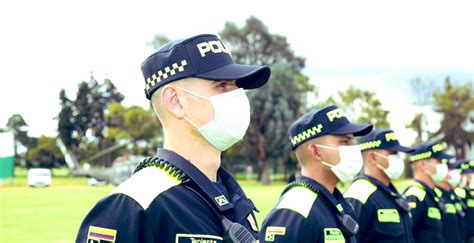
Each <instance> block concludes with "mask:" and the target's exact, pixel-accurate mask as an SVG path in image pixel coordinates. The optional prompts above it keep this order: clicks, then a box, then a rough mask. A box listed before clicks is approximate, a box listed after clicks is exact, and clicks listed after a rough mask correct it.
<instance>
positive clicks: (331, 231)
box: [324, 228, 346, 243]
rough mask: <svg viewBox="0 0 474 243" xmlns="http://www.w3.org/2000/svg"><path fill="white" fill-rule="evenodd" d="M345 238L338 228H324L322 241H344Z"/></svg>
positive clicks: (327, 242) (328, 242)
mask: <svg viewBox="0 0 474 243" xmlns="http://www.w3.org/2000/svg"><path fill="white" fill-rule="evenodd" d="M345 242H346V239H345V238H344V235H343V234H342V232H341V230H340V229H337V228H324V243H345Z"/></svg>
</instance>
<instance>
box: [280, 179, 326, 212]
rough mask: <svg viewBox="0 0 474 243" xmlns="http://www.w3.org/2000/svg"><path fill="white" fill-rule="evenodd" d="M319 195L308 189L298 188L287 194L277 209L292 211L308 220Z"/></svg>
mask: <svg viewBox="0 0 474 243" xmlns="http://www.w3.org/2000/svg"><path fill="white" fill-rule="evenodd" d="M317 197H318V194H317V193H316V192H314V191H312V190H311V189H308V188H306V187H301V186H296V187H293V188H291V189H290V190H288V191H287V192H285V194H283V196H282V197H281V199H280V201H279V202H278V204H277V206H276V208H277V209H290V210H292V211H295V212H297V213H299V214H301V215H302V216H303V217H304V218H307V217H308V215H309V212H310V211H311V208H312V207H313V204H314V201H315V200H316V198H317Z"/></svg>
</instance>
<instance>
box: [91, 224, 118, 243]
mask: <svg viewBox="0 0 474 243" xmlns="http://www.w3.org/2000/svg"><path fill="white" fill-rule="evenodd" d="M116 235H117V231H116V230H114V229H107V228H101V227H96V226H92V225H91V226H90V227H89V233H88V234H87V242H89V240H95V241H99V242H100V241H106V242H115V236H116Z"/></svg>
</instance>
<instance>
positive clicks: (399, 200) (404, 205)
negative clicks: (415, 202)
mask: <svg viewBox="0 0 474 243" xmlns="http://www.w3.org/2000/svg"><path fill="white" fill-rule="evenodd" d="M362 178H365V179H367V180H369V181H370V183H372V184H375V186H376V187H377V188H379V189H381V190H382V191H383V192H384V193H385V194H386V195H388V196H390V197H391V198H393V199H394V201H395V204H397V206H398V207H399V208H400V209H401V210H403V211H404V212H405V213H409V212H410V211H411V208H410V205H409V204H408V201H407V200H406V199H405V198H403V197H402V195H400V194H398V193H395V192H393V191H390V190H389V189H388V188H387V187H385V186H383V185H380V184H379V183H377V182H373V181H372V180H371V178H369V177H362Z"/></svg>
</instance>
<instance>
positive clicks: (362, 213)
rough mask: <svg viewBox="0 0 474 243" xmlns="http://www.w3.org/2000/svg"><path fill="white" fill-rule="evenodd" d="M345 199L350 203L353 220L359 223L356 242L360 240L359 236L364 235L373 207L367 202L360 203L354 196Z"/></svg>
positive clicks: (371, 217)
mask: <svg viewBox="0 0 474 243" xmlns="http://www.w3.org/2000/svg"><path fill="white" fill-rule="evenodd" d="M346 201H347V202H348V203H349V204H351V205H352V208H353V212H354V213H353V214H354V216H355V220H356V221H357V223H358V224H359V231H358V232H357V235H356V238H357V242H360V239H361V236H362V235H364V233H365V232H366V229H367V228H370V227H369V225H370V224H371V222H372V219H373V214H374V211H375V209H373V207H371V204H370V203H369V202H366V203H362V202H360V201H359V200H357V199H354V198H347V199H346Z"/></svg>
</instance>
